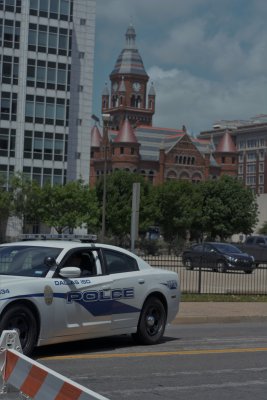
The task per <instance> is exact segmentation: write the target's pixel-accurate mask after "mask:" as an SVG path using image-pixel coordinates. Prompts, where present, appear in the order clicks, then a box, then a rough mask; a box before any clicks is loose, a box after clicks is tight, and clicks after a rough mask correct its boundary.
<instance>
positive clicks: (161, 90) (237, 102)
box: [148, 66, 267, 133]
mask: <svg viewBox="0 0 267 400" xmlns="http://www.w3.org/2000/svg"><path fill="white" fill-rule="evenodd" d="M148 73H149V75H150V77H151V80H152V81H153V82H154V86H155V90H156V114H155V117H154V125H156V126H162V127H163V126H164V127H170V128H181V127H182V125H185V126H186V127H187V129H188V130H189V131H191V132H193V133H198V132H200V131H201V130H206V129H207V130H208V129H212V125H213V123H214V122H216V121H217V120H222V119H228V120H231V119H249V118H250V117H251V116H253V115H255V114H261V113H264V111H265V109H266V105H265V100H266V90H265V88H266V87H267V78H257V77H255V79H254V80H252V81H251V80H243V81H239V82H236V84H235V85H232V86H225V85H224V84H223V83H221V82H215V81H209V80H207V79H202V78H198V77H195V76H194V75H191V74H189V73H188V72H185V71H180V70H178V69H171V70H163V69H161V68H159V67H157V66H154V67H152V68H150V69H149V71H148ZM253 105H254V106H253Z"/></svg>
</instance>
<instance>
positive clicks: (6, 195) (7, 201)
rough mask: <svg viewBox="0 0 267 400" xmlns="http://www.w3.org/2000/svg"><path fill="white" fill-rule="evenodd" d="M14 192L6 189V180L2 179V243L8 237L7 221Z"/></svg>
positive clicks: (0, 187) (0, 186) (0, 205)
mask: <svg viewBox="0 0 267 400" xmlns="http://www.w3.org/2000/svg"><path fill="white" fill-rule="evenodd" d="M11 199H12V194H11V192H10V191H8V190H7V189H6V186H5V185H4V180H3V179H0V243H3V242H4V241H5V238H6V228H7V221H8V218H9V216H10V214H11Z"/></svg>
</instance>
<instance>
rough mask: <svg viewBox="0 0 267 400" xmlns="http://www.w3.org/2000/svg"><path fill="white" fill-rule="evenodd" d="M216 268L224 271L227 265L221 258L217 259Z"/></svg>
mask: <svg viewBox="0 0 267 400" xmlns="http://www.w3.org/2000/svg"><path fill="white" fill-rule="evenodd" d="M216 269H217V271H218V272H226V271H227V266H226V264H225V262H224V261H223V260H219V261H217V265H216Z"/></svg>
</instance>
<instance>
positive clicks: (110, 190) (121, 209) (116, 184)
mask: <svg viewBox="0 0 267 400" xmlns="http://www.w3.org/2000/svg"><path fill="white" fill-rule="evenodd" d="M136 182H140V211H139V216H140V218H139V227H140V230H145V229H147V228H148V226H149V225H151V224H153V223H154V219H153V217H154V216H155V215H154V214H155V212H154V211H155V210H154V205H153V195H152V192H153V188H152V185H151V184H150V183H149V182H147V181H145V180H144V178H143V177H142V176H141V175H137V174H135V173H131V172H127V171H115V172H113V173H112V174H111V175H108V176H107V181H106V185H107V186H106V189H107V190H106V230H107V233H108V234H110V235H113V236H115V237H117V238H118V242H119V244H124V243H125V242H126V240H125V239H126V238H128V239H129V236H130V231H131V214H132V189H133V183H136ZM96 189H97V197H98V200H99V202H100V203H101V204H102V198H103V180H100V181H99V182H98V183H97V188H96Z"/></svg>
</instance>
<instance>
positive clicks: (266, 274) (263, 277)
mask: <svg viewBox="0 0 267 400" xmlns="http://www.w3.org/2000/svg"><path fill="white" fill-rule="evenodd" d="M142 258H143V259H144V260H145V261H147V262H148V263H149V264H150V265H151V266H152V267H157V268H162V269H168V270H171V271H175V272H177V273H178V275H179V279H180V285H181V291H182V293H190V294H194V293H198V294H231V295H267V264H260V265H259V266H258V267H257V268H256V269H255V270H254V271H253V272H252V273H251V274H246V273H244V272H243V271H227V272H213V271H212V270H209V269H206V268H204V267H203V268H202V267H199V268H195V269H194V270H193V271H192V270H187V269H186V268H185V267H184V266H183V264H182V259H181V257H177V256H168V255H161V256H143V257H142Z"/></svg>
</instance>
